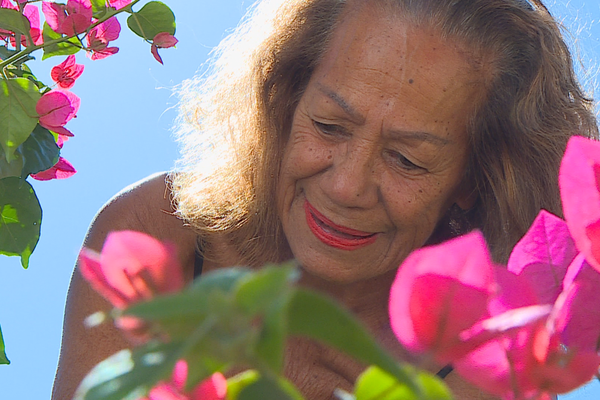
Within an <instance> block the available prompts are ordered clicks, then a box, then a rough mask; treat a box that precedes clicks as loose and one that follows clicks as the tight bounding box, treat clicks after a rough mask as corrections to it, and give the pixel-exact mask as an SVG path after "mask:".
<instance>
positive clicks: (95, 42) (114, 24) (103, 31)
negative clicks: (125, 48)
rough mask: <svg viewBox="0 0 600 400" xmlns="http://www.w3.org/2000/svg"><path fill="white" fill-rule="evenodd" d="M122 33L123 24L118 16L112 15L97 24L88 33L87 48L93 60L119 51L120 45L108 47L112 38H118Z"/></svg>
mask: <svg viewBox="0 0 600 400" xmlns="http://www.w3.org/2000/svg"><path fill="white" fill-rule="evenodd" d="M119 33H121V24H119V21H118V20H117V18H116V17H111V18H109V19H107V20H106V21H104V22H103V23H101V24H99V25H97V26H95V27H94V28H93V29H92V30H91V31H90V32H89V34H88V35H87V50H88V51H89V52H90V53H91V56H90V58H91V59H92V60H100V59H103V58H106V57H108V56H110V55H113V54H115V53H117V52H118V51H119V48H118V47H108V44H109V42H110V41H112V40H117V38H118V37H119Z"/></svg>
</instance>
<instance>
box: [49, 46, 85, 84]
mask: <svg viewBox="0 0 600 400" xmlns="http://www.w3.org/2000/svg"><path fill="white" fill-rule="evenodd" d="M83 69H84V66H83V64H76V63H75V55H73V54H71V55H70V56H68V57H67V59H66V60H65V61H63V62H61V63H60V64H58V65H57V66H56V67H53V68H52V71H50V76H51V77H52V80H53V81H54V82H56V83H58V86H60V87H61V88H63V89H70V88H72V87H73V85H75V80H76V79H77V78H79V77H80V76H81V74H82V73H83Z"/></svg>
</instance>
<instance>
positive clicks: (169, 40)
mask: <svg viewBox="0 0 600 400" xmlns="http://www.w3.org/2000/svg"><path fill="white" fill-rule="evenodd" d="M177 42H178V40H177V39H175V36H173V35H171V34H170V33H168V32H161V33H158V34H157V35H156V36H154V39H152V47H151V48H150V51H151V52H152V55H153V56H154V58H155V59H156V61H158V62H159V63H161V64H162V63H163V61H162V58H161V56H160V54H158V49H166V48H169V47H173V46H175V45H176V44H177Z"/></svg>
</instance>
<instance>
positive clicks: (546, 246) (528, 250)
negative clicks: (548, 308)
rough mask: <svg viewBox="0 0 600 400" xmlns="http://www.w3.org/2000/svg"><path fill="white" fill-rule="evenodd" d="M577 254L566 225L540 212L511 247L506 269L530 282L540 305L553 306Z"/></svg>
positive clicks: (548, 214)
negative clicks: (523, 234)
mask: <svg viewBox="0 0 600 400" xmlns="http://www.w3.org/2000/svg"><path fill="white" fill-rule="evenodd" d="M577 253H578V251H577V248H576V247H575V242H574V241H573V238H571V235H570V234H569V228H568V227H567V223H566V222H565V221H563V220H562V219H560V218H558V217H557V216H555V215H553V214H550V213H549V212H547V211H545V210H542V211H541V212H540V213H539V214H538V216H537V217H536V219H535V220H534V221H533V224H532V225H531V227H530V228H529V230H528V231H527V233H526V234H525V236H523V238H522V239H521V240H520V241H519V243H517V245H516V246H515V247H514V249H513V251H512V252H511V254H510V258H509V260H508V265H507V268H508V270H509V271H511V272H513V273H515V274H517V275H520V276H522V277H524V278H525V279H527V280H528V281H529V284H530V285H531V287H532V288H533V289H534V290H535V291H536V293H537V297H538V303H539V304H553V303H554V302H555V301H556V299H557V297H558V295H559V294H560V293H561V292H562V290H563V284H562V283H563V279H564V278H565V274H566V273H567V268H568V267H569V265H570V264H571V262H572V261H573V260H574V259H575V256H577Z"/></svg>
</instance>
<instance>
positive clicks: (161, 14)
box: [127, 1, 175, 40]
mask: <svg viewBox="0 0 600 400" xmlns="http://www.w3.org/2000/svg"><path fill="white" fill-rule="evenodd" d="M127 26H129V29H131V30H132V31H133V33H135V34H136V35H138V36H140V37H142V38H144V39H147V40H152V39H154V36H156V35H157V34H159V33H161V32H168V33H170V34H171V35H174V34H175V15H174V14H173V11H171V9H170V8H169V7H168V6H167V5H166V4H164V3H162V2H160V1H151V2H149V3H147V4H146V5H144V7H142V9H141V10H140V11H138V12H134V13H133V14H131V15H130V16H129V18H127Z"/></svg>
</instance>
